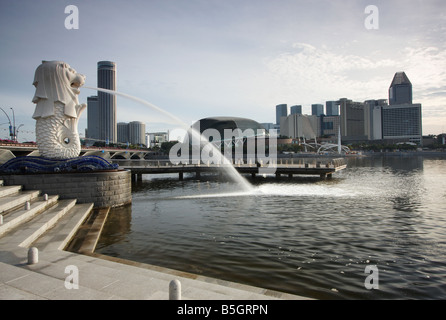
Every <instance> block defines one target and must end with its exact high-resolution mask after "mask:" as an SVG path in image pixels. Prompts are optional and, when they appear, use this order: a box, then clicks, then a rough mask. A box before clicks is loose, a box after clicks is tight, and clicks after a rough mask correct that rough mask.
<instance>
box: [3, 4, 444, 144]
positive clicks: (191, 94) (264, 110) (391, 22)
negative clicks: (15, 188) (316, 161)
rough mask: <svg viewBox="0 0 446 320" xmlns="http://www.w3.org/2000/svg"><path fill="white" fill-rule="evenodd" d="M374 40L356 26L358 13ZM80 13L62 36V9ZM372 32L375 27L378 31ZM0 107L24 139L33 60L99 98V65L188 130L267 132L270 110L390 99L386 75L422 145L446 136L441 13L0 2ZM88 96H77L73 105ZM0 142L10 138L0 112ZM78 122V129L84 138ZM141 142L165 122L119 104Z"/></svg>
mask: <svg viewBox="0 0 446 320" xmlns="http://www.w3.org/2000/svg"><path fill="white" fill-rule="evenodd" d="M370 4H371V5H374V6H375V7H376V8H377V9H379V20H378V21H379V25H378V28H377V29H368V28H366V26H365V24H364V23H365V21H366V19H367V18H368V17H369V16H370V14H367V13H365V8H366V7H367V6H368V5H370ZM68 5H74V6H76V7H77V8H78V10H79V26H78V27H79V29H71V30H69V29H66V27H65V24H64V23H65V19H66V18H67V17H68V14H66V13H65V7H66V6H68ZM378 21H377V22H378ZM0 48H1V49H0V70H1V71H2V76H1V78H0V107H2V108H3V109H4V110H5V111H6V112H7V113H8V114H9V116H10V118H11V120H12V113H11V110H10V108H11V107H12V108H14V111H15V119H16V126H18V125H19V124H23V126H22V127H21V128H20V132H19V136H18V137H19V140H20V141H23V139H25V138H26V137H29V139H34V133H33V132H34V126H35V121H34V120H33V119H32V118H31V116H32V113H33V111H34V107H35V105H34V104H33V103H32V102H31V99H32V97H33V95H34V87H33V86H32V81H33V78H34V71H35V69H36V68H37V66H38V65H39V64H40V63H41V61H42V60H62V61H65V62H67V63H68V64H70V65H71V66H72V67H73V68H75V69H76V70H77V71H78V72H79V73H83V74H84V75H86V78H87V79H86V83H85V85H86V86H91V87H96V86H97V62H98V61H101V60H109V61H114V62H116V65H117V90H118V91H120V92H123V93H126V94H129V95H133V96H135V97H138V98H140V99H144V100H147V101H148V102H150V103H152V104H155V105H157V106H158V107H160V108H162V109H165V110H166V111H168V112H170V113H173V114H175V115H176V116H177V117H179V118H181V119H183V120H184V122H185V123H187V124H192V123H193V122H194V121H196V120H199V119H201V118H204V117H211V116H237V117H246V118H251V119H253V120H255V121H258V122H260V123H263V122H271V123H273V122H275V106H276V105H278V104H288V106H292V105H302V109H303V110H302V112H303V113H305V114H311V105H312V104H323V105H325V102H326V101H330V100H339V99H340V98H348V99H351V100H353V101H365V100H368V99H388V89H389V86H390V84H391V82H392V79H393V76H394V75H395V73H396V72H399V71H404V72H405V73H406V74H407V76H408V78H409V79H410V81H411V82H412V86H413V103H421V104H422V114H423V134H424V135H427V134H439V133H443V132H445V131H446V50H445V49H446V2H444V1H442V0H426V1H421V0H419V1H403V0H392V1H372V2H371V1H358V0H355V1H353V0H342V1H340V0H337V1H336V0H335V1H333V0H331V1H328V0H324V1H322V0H320V1H309V0H305V1H303V0H278V1H269V0H256V1H252V0H188V1H184V0H170V1H162V0H130V1H122V0H115V1H110V0H108V1H106V0H91V1H74V0H73V1H49V0H38V1H31V0H21V1H14V0H0ZM96 94H97V92H96V91H93V90H90V89H86V88H83V89H82V88H81V94H80V96H79V101H80V102H81V103H87V97H88V96H93V95H96ZM0 117H2V118H0V138H2V139H5V138H6V137H7V135H8V131H7V130H8V128H7V124H8V123H7V122H8V120H7V118H6V116H5V115H4V113H3V112H0ZM86 119H87V112H84V113H83V115H82V117H81V119H80V124H79V132H80V133H81V134H82V135H83V134H84V129H85V127H86V126H87V121H86ZM135 120H138V121H142V122H144V123H145V124H146V131H148V132H155V131H161V130H167V129H169V128H173V127H175V126H174V125H172V124H171V123H170V120H169V119H168V118H166V117H165V116H163V115H161V114H159V113H156V112H154V111H152V110H150V109H148V108H146V107H144V106H141V105H138V104H137V103H135V102H133V101H130V100H126V99H125V98H122V97H118V98H117V121H118V122H130V121H135Z"/></svg>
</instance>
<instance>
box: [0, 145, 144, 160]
mask: <svg viewBox="0 0 446 320" xmlns="http://www.w3.org/2000/svg"><path fill="white" fill-rule="evenodd" d="M0 153H4V154H5V155H4V157H9V158H13V157H22V156H38V155H39V151H38V150H37V146H36V145H32V144H23V143H17V144H15V143H14V144H13V143H10V144H1V145H0ZM6 153H7V154H6ZM150 153H151V152H150V151H147V150H133V149H117V148H97V147H84V148H82V150H81V154H80V155H81V156H89V155H96V156H101V157H103V158H104V159H107V160H110V159H128V160H130V159H144V158H145V157H146V156H147V155H148V154H150Z"/></svg>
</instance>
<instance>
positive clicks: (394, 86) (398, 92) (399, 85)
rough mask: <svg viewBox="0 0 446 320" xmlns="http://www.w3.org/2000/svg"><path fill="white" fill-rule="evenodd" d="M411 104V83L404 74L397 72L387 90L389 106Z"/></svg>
mask: <svg viewBox="0 0 446 320" xmlns="http://www.w3.org/2000/svg"><path fill="white" fill-rule="evenodd" d="M403 103H408V104H412V83H410V81H409V78H408V77H407V76H406V74H405V73H404V72H397V73H395V76H394V77H393V80H392V83H391V84H390V88H389V104H390V105H395V104H403Z"/></svg>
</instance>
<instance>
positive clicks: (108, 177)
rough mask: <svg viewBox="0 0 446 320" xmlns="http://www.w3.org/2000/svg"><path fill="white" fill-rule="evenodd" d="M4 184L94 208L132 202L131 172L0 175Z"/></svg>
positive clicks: (117, 205)
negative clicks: (19, 186) (90, 205)
mask: <svg viewBox="0 0 446 320" xmlns="http://www.w3.org/2000/svg"><path fill="white" fill-rule="evenodd" d="M0 179H2V180H3V181H4V183H5V185H21V186H22V187H23V190H40V191H41V193H42V194H45V193H47V194H49V195H59V199H77V203H94V207H95V208H102V207H119V206H123V205H126V204H129V203H131V202H132V192H131V189H132V184H131V172H130V171H128V170H109V171H105V170H104V171H96V172H64V173H31V174H30V173H26V174H5V173H0Z"/></svg>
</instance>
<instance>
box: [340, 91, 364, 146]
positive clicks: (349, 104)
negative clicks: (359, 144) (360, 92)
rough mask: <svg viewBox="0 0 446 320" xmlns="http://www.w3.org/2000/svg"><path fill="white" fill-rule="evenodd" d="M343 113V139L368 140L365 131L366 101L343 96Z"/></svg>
mask: <svg viewBox="0 0 446 320" xmlns="http://www.w3.org/2000/svg"><path fill="white" fill-rule="evenodd" d="M339 103H340V105H339V107H340V108H339V109H340V113H341V136H342V139H343V140H346V141H347V140H349V141H355V140H368V137H367V136H366V133H365V125H364V123H365V108H364V103H362V102H354V101H352V100H349V99H346V98H342V99H340V100H339Z"/></svg>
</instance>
